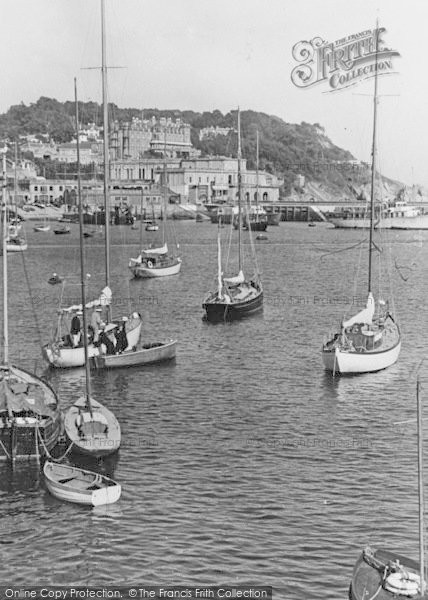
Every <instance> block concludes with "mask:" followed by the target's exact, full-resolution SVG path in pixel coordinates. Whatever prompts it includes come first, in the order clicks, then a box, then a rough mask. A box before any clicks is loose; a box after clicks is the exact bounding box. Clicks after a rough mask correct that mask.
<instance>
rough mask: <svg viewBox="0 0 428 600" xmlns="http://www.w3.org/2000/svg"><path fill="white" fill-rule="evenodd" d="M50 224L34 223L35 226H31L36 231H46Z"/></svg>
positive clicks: (48, 229)
mask: <svg viewBox="0 0 428 600" xmlns="http://www.w3.org/2000/svg"><path fill="white" fill-rule="evenodd" d="M50 228H51V227H50V225H36V227H33V229H34V231H35V232H37V233H46V232H47V231H50Z"/></svg>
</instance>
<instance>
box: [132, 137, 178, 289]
mask: <svg viewBox="0 0 428 600" xmlns="http://www.w3.org/2000/svg"><path fill="white" fill-rule="evenodd" d="M167 191H168V188H167V176H166V140H165V147H164V161H163V207H162V243H161V245H160V246H155V247H149V248H146V249H144V250H141V252H140V254H139V256H138V257H137V258H131V259H130V261H129V265H128V266H129V268H130V270H131V272H132V274H133V275H134V277H136V278H145V279H147V278H150V277H166V276H169V275H178V273H180V269H181V258H180V257H179V256H175V255H174V254H173V253H171V252H170V249H169V248H168V243H167V240H166V207H167V201H166V200H167ZM146 229H147V228H146ZM177 248H178V245H177Z"/></svg>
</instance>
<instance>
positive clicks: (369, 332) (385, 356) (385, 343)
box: [322, 50, 401, 374]
mask: <svg viewBox="0 0 428 600" xmlns="http://www.w3.org/2000/svg"><path fill="white" fill-rule="evenodd" d="M377 60H378V58H377V50H376V70H375V84H374V102H373V104H374V108H373V144H372V173H371V193H370V234H369V264H368V296H367V303H366V307H365V308H364V309H363V310H361V311H360V312H359V313H357V314H356V315H354V316H353V317H351V318H350V319H347V320H346V321H343V322H342V324H341V327H340V331H338V332H337V333H336V334H335V335H334V336H333V337H332V338H331V339H329V340H328V341H327V342H326V343H325V344H324V346H323V349H322V358H323V362H324V366H325V368H326V369H327V370H328V371H332V373H333V374H335V373H349V374H353V373H372V372H374V371H380V370H381V369H385V368H387V367H389V366H391V365H392V364H394V363H395V362H396V361H397V359H398V356H399V354H400V349H401V335H400V330H399V327H398V325H397V323H396V322H395V320H394V317H393V315H392V314H391V312H390V310H389V308H388V304H387V302H386V301H385V300H383V299H381V298H380V299H379V300H378V304H377V306H376V302H375V299H374V295H373V281H372V274H373V250H374V241H373V235H374V226H375V208H374V199H375V198H374V196H375V183H376V120H377V104H378V93H377V86H378V81H377V78H378V75H377V73H378V71H377Z"/></svg>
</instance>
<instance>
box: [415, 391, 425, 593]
mask: <svg viewBox="0 0 428 600" xmlns="http://www.w3.org/2000/svg"><path fill="white" fill-rule="evenodd" d="M416 398H417V404H418V490H419V569H420V578H421V584H420V586H421V588H420V593H421V597H422V596H423V593H424V575H425V573H424V571H425V562H424V483H423V430H422V403H421V397H420V382H419V380H418V381H417V383H416Z"/></svg>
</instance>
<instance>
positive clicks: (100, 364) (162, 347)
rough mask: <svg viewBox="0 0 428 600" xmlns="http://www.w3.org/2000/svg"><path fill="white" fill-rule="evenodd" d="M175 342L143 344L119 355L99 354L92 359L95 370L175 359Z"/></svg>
mask: <svg viewBox="0 0 428 600" xmlns="http://www.w3.org/2000/svg"><path fill="white" fill-rule="evenodd" d="M176 346H177V340H167V341H163V342H152V343H149V344H143V345H142V346H141V348H137V349H136V350H125V351H124V352H122V353H121V354H100V355H98V356H94V357H93V358H92V364H93V365H94V366H95V367H96V368H97V369H113V368H116V367H134V366H139V365H149V364H153V363H160V362H164V361H167V360H172V359H173V358H175V353H176Z"/></svg>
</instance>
